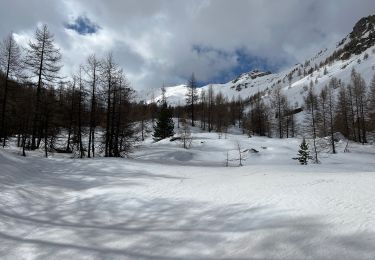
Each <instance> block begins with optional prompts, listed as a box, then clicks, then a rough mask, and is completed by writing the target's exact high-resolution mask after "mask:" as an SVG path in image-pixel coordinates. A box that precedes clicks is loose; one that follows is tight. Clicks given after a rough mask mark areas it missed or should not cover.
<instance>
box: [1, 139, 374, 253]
mask: <svg viewBox="0 0 375 260" xmlns="http://www.w3.org/2000/svg"><path fill="white" fill-rule="evenodd" d="M193 137H194V140H193V144H192V147H191V149H189V150H185V149H183V148H181V144H180V143H179V142H178V141H176V142H170V141H169V140H163V141H161V142H159V143H152V141H151V139H148V140H146V141H145V142H144V143H143V144H141V145H139V146H138V147H137V148H136V149H135V152H134V153H133V154H132V155H131V156H132V158H128V159H108V158H97V159H83V160H80V159H70V158H63V157H61V156H57V155H56V156H53V157H51V158H48V159H44V158H41V157H40V155H39V154H38V153H35V154H33V153H29V156H28V157H26V158H23V157H20V156H19V155H18V154H17V151H16V150H14V149H5V150H0V167H1V168H0V172H1V174H0V191H1V196H0V256H1V257H0V258H1V259H10V260H13V259H129V258H130V259H306V258H307V259H374V256H375V201H374V198H375V188H374V187H375V167H374V166H375V160H374V158H375V148H374V147H373V146H371V145H366V146H361V145H358V144H351V145H350V151H351V152H350V153H343V149H344V147H345V143H339V148H338V151H339V153H338V154H336V155H332V154H321V160H322V164H320V165H312V164H310V165H307V166H301V165H298V163H297V161H295V160H292V159H291V158H292V157H295V156H296V153H297V150H298V145H299V142H300V141H299V140H297V139H288V140H286V139H284V140H279V139H269V138H261V137H253V138H248V137H246V136H245V135H239V134H228V135H227V136H226V137H225V136H224V135H223V136H221V138H220V139H219V136H218V134H216V133H199V132H196V133H194V134H193ZM237 142H238V143H240V145H241V149H242V150H243V151H244V150H248V152H245V153H244V154H245V157H246V158H247V159H246V161H245V162H244V166H243V167H235V166H236V164H237V163H238V162H237V161H231V162H230V163H231V165H230V166H231V167H225V160H226V157H227V153H228V155H229V158H230V159H234V158H237V152H236V151H237ZM252 148H253V149H255V150H257V151H259V152H258V153H256V152H255V153H254V152H251V149H252Z"/></svg>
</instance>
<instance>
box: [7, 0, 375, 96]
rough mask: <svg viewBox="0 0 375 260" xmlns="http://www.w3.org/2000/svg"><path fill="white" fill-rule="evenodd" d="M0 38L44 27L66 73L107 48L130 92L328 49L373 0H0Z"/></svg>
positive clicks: (266, 66) (214, 78) (267, 66)
mask: <svg viewBox="0 0 375 260" xmlns="http://www.w3.org/2000/svg"><path fill="white" fill-rule="evenodd" d="M0 6H1V8H0V36H1V37H5V35H6V34H8V33H9V32H10V31H12V32H13V33H14V34H15V36H16V39H17V40H18V41H19V42H20V43H21V44H24V43H27V42H28V39H29V37H32V35H33V33H34V31H35V28H36V26H37V25H38V24H42V23H46V24H48V26H49V28H50V30H51V31H52V32H53V33H54V35H55V39H56V43H57V45H58V46H59V47H60V48H61V50H62V54H63V59H64V69H63V73H64V74H67V75H69V74H70V73H71V72H72V71H74V70H76V69H77V67H78V66H79V64H81V63H83V62H84V61H85V59H86V58H87V56H88V55H89V54H91V53H94V52H95V53H96V54H97V55H98V56H104V55H105V54H106V53H107V52H109V51H112V52H113V53H114V56H115V58H116V60H117V62H118V63H119V64H120V65H121V66H122V67H123V68H124V70H125V72H126V74H127V76H128V78H129V80H130V81H131V83H132V85H133V87H134V88H136V89H147V88H153V87H160V86H161V85H162V84H163V82H165V84H166V85H175V84H181V83H185V82H186V79H187V78H188V77H189V75H191V73H192V72H194V73H195V74H196V76H197V78H198V79H199V81H200V82H201V84H204V83H208V82H215V83H216V82H226V81H229V80H231V79H232V78H233V77H234V76H235V75H237V74H239V73H241V72H245V71H249V70H251V69H255V68H259V69H263V70H271V71H278V70H281V69H283V68H286V67H288V66H290V65H293V64H295V63H297V62H299V61H304V60H305V59H306V58H309V57H310V56H312V55H314V54H315V53H317V52H318V51H319V50H320V49H323V48H325V47H330V46H332V45H334V44H335V43H336V42H337V41H339V40H340V39H341V38H343V37H344V36H345V35H346V34H348V33H349V32H350V31H351V28H352V27H353V26H354V23H355V22H356V21H357V20H358V19H360V18H361V17H363V16H368V15H370V14H375V1H374V0H361V1H359V0H316V1H313V0H283V1H280V0H249V1H247V0H235V1H234V0H184V1H183V0H55V1H53V0H0Z"/></svg>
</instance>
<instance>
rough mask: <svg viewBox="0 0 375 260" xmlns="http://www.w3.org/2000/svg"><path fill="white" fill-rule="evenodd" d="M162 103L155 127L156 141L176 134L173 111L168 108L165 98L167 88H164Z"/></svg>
mask: <svg viewBox="0 0 375 260" xmlns="http://www.w3.org/2000/svg"><path fill="white" fill-rule="evenodd" d="M162 93H163V94H162V97H163V98H162V105H161V108H160V111H159V114H158V118H157V120H156V126H155V127H154V135H153V137H154V141H156V142H158V141H160V140H162V139H164V138H167V137H170V136H173V135H174V123H173V120H172V112H171V110H170V109H169V108H168V105H167V101H166V98H165V89H164V88H162Z"/></svg>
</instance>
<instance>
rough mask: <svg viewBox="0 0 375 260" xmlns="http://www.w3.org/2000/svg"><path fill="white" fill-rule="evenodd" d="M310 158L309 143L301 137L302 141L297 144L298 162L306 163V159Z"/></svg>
mask: <svg viewBox="0 0 375 260" xmlns="http://www.w3.org/2000/svg"><path fill="white" fill-rule="evenodd" d="M311 159H312V157H311V156H310V152H309V145H308V144H307V143H306V140H305V138H303V140H302V143H301V144H300V146H299V150H298V157H297V160H298V161H299V163H300V164H302V165H307V161H308V160H311Z"/></svg>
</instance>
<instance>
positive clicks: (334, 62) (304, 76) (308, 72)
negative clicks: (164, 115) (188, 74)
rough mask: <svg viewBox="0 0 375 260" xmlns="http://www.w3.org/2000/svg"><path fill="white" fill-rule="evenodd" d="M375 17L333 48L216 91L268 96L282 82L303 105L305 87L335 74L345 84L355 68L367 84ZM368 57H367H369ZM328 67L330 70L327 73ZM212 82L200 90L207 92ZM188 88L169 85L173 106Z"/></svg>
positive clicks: (373, 65) (374, 51) (372, 67)
mask: <svg viewBox="0 0 375 260" xmlns="http://www.w3.org/2000/svg"><path fill="white" fill-rule="evenodd" d="M374 27H375V16H369V17H366V18H362V19H361V20H360V21H359V22H358V23H357V24H356V25H355V26H354V28H353V30H352V32H351V33H350V34H348V35H347V36H346V37H345V38H344V39H343V40H342V41H340V42H339V43H337V44H336V45H335V46H333V47H331V48H326V49H324V50H321V51H320V52H318V53H317V54H316V55H315V56H314V57H312V58H311V59H309V60H306V61H304V62H303V64H302V63H300V64H296V65H294V66H292V67H291V68H289V69H287V70H284V71H281V72H279V73H270V72H261V71H257V70H255V71H251V72H249V73H244V74H242V75H240V76H239V77H237V78H236V79H234V80H232V81H230V82H227V83H225V84H212V86H213V89H214V91H215V92H216V93H218V92H221V93H222V94H223V95H224V96H226V97H227V98H228V99H231V98H232V97H235V98H237V97H238V96H240V97H241V98H242V99H246V98H248V97H250V96H252V95H254V94H256V93H258V92H262V93H263V95H264V96H267V95H268V94H269V93H270V91H271V90H272V89H273V88H274V87H275V86H277V85H280V86H281V87H282V89H283V92H284V93H285V95H286V96H287V97H288V98H289V102H290V104H292V105H294V104H298V105H301V104H302V102H303V97H304V96H305V94H306V93H307V91H306V90H307V89H306V88H304V86H307V85H309V83H310V82H311V81H313V82H314V85H315V90H316V92H318V91H320V90H321V89H322V88H323V87H324V86H325V85H327V84H328V82H329V80H330V79H331V78H332V77H337V78H339V79H341V80H342V82H344V83H348V82H349V81H350V74H351V71H352V69H353V68H354V69H355V70H356V71H357V72H359V73H360V74H361V75H362V77H363V78H364V79H365V81H366V82H367V83H369V82H370V80H371V79H372V77H373V75H374V74H375V47H374V43H375V30H374ZM365 56H367V57H366V58H365ZM325 70H326V73H324V72H325ZM208 88H209V85H207V86H204V87H202V88H200V89H199V92H200V91H202V90H205V91H207V90H208ZM151 93H153V94H154V97H155V100H160V99H161V91H160V90H156V91H153V92H151V91H148V92H147V91H145V92H143V93H140V96H142V97H143V98H144V99H146V100H148V101H149V100H151ZM185 93H186V89H185V88H184V85H179V86H172V87H167V88H166V96H167V97H168V101H169V103H170V104H172V105H177V104H178V103H180V104H184V102H185Z"/></svg>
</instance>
